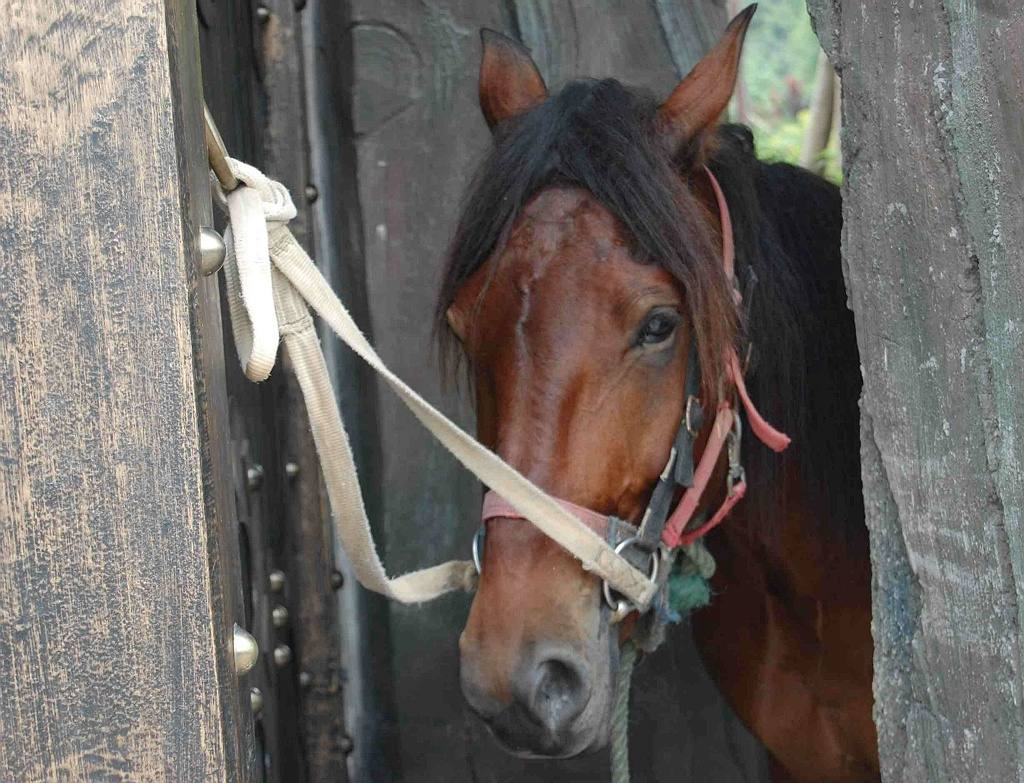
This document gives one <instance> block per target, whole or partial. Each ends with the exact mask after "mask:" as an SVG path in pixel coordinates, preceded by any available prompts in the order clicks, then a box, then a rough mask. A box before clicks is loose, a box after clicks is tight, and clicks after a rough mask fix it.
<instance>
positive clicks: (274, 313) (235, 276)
mask: <svg viewBox="0 0 1024 783" xmlns="http://www.w3.org/2000/svg"><path fill="white" fill-rule="evenodd" d="M211 157H212V155H211ZM224 160H225V161H226V165H227V166H228V167H229V168H230V171H231V173H232V175H233V176H234V177H235V178H236V179H237V180H238V181H239V182H240V183H241V184H239V185H238V186H237V187H236V188H235V189H234V190H232V191H230V192H229V193H226V194H224V193H220V196H221V198H220V202H221V205H222V206H225V207H226V209H227V211H228V214H229V218H230V231H229V232H225V240H226V241H225V245H226V249H227V253H226V256H225V260H224V273H225V279H226V281H227V293H228V305H229V309H230V312H231V325H232V330H233V331H234V334H235V344H236V347H237V348H238V352H239V359H240V361H241V364H242V367H243V369H244V370H245V373H246V376H247V377H249V378H250V379H251V380H255V381H260V380H263V379H265V378H266V377H267V376H268V375H269V373H270V371H271V369H272V368H273V365H274V360H275V357H276V353H277V348H278V335H280V336H281V337H283V338H284V340H285V344H286V345H287V347H288V349H289V353H290V355H291V357H292V360H293V365H294V367H295V372H296V375H297V377H298V379H299V383H300V386H301V388H302V393H303V397H304V400H305V403H306V408H307V412H308V414H309V419H310V427H311V429H312V431H313V438H314V441H315V443H316V447H317V453H318V455H319V457H320V465H321V468H322V470H323V475H324V481H325V484H326V485H327V494H328V497H329V499H330V502H331V510H332V512H333V514H332V518H333V521H334V523H335V533H336V535H337V537H338V539H339V540H340V542H341V544H342V546H343V548H344V549H345V552H346V554H347V555H348V557H349V560H350V561H351V563H352V567H353V570H354V572H355V575H356V577H357V579H358V580H359V582H360V583H361V584H362V585H363V586H364V587H366V588H368V589H370V590H373V591H375V592H378V593H381V594H383V595H386V596H388V597H389V598H393V599H395V600H398V601H401V602H403V603H419V602H422V601H429V600H431V599H433V598H436V597H437V596H439V595H443V594H444V593H446V592H449V591H451V590H456V589H460V588H461V589H466V590H471V589H473V587H474V586H475V583H476V569H475V567H474V565H473V563H472V562H470V561H452V562H449V563H443V564H441V565H437V566H434V567H432V568H425V569H422V570H420V571H415V572H413V573H409V574H405V575H403V576H400V577H398V578H395V579H392V578H390V577H389V576H388V575H387V572H386V571H385V569H384V566H383V564H382V562H381V560H380V557H379V555H378V554H377V550H376V546H375V544H374V540H373V534H372V532H371V528H370V523H369V520H368V519H367V516H366V509H365V506H364V503H363V498H362V493H361V491H360V487H359V481H358V478H357V475H356V466H355V462H354V461H353V459H352V451H351V448H350V446H349V443H348V438H347V436H346V433H345V428H344V424H343V422H342V418H341V412H340V410H339V409H338V404H337V400H336V399H335V394H334V390H333V388H332V386H331V381H330V375H329V373H328V370H327V367H326V364H325V362H324V359H323V352H322V350H321V347H320V341H319V339H318V338H317V334H316V329H315V326H314V324H313V321H312V318H311V317H310V313H309V310H310V308H312V310H314V311H315V312H316V313H317V314H318V315H319V316H320V317H321V318H322V319H323V322H324V323H325V324H326V325H327V326H329V327H330V328H331V330H332V331H334V332H335V334H337V335H338V337H340V338H341V339H342V341H343V342H345V343H346V344H347V345H348V346H349V347H350V348H351V349H352V350H353V351H355V353H356V354H358V355H359V356H360V357H361V358H362V359H363V360H364V361H365V362H366V363H367V364H369V365H370V367H371V368H373V370H374V371H376V373H377V374H378V375H379V376H380V378H381V379H382V380H384V381H385V382H386V383H387V384H388V385H389V386H390V387H391V388H392V389H393V390H394V392H395V393H396V394H397V395H398V397H399V399H401V400H402V402H403V403H405V405H406V406H407V407H408V408H409V410H410V411H411V412H412V414H413V415H414V416H415V417H416V418H417V419H419V421H420V423H422V424H423V426H424V427H426V428H427V430H429V431H430V433H431V434H432V435H433V436H434V437H435V438H437V440H438V441H440V443H441V444H442V445H444V447H445V448H447V449H448V450H449V451H450V452H451V453H452V455H453V456H454V457H455V458H456V459H458V460H459V461H460V462H461V463H462V464H463V465H464V466H465V467H466V468H468V469H469V470H470V472H472V473H473V474H475V475H476V476H477V478H479V479H480V480H481V481H482V482H483V483H484V484H486V485H487V486H488V487H491V488H492V489H494V490H495V491H497V492H500V493H501V494H502V495H503V496H504V497H505V498H506V499H507V500H508V501H509V502H510V503H511V504H512V505H513V506H514V507H515V508H516V509H517V510H518V511H519V512H520V513H522V514H523V515H524V516H525V517H526V518H527V519H529V520H530V522H531V523H532V524H533V525H535V526H536V527H537V528H538V529H539V530H541V531H542V532H543V533H544V534H545V535H547V536H548V537H549V538H551V539H553V540H554V541H556V542H557V543H558V544H560V545H561V546H562V547H563V548H564V549H566V550H567V551H569V552H570V553H572V554H573V555H574V556H575V557H576V558H577V559H579V561H580V562H581V563H582V565H583V568H584V569H586V570H588V571H591V572H593V573H594V574H595V575H597V576H598V577H600V578H602V579H604V580H605V581H607V582H608V583H609V584H611V585H612V586H613V587H614V588H615V589H616V590H618V591H619V592H620V593H622V594H623V595H625V596H626V597H628V598H629V600H630V601H632V602H633V604H634V606H636V607H637V608H638V609H640V610H641V611H643V610H646V609H647V607H648V606H649V605H650V603H651V600H652V599H653V598H654V596H655V594H656V593H657V591H658V587H659V586H658V585H657V584H655V583H654V582H652V581H651V580H649V579H648V578H647V576H646V575H645V574H644V573H642V572H641V571H639V570H638V569H637V568H635V567H634V566H633V565H632V564H631V563H629V562H628V561H627V560H626V559H625V558H624V557H622V556H621V555H620V554H618V553H617V552H615V551H614V550H613V549H612V547H611V546H610V545H609V544H608V542H607V541H605V540H604V538H602V537H601V536H599V535H598V534H597V533H595V532H594V531H593V530H591V529H590V528H589V527H587V526H586V525H585V524H584V523H583V522H582V521H580V520H579V519H578V518H576V517H575V516H573V515H572V514H571V513H569V512H568V511H566V510H565V509H564V508H562V507H561V506H560V505H559V504H558V503H557V502H556V501H555V499H553V498H552V497H551V496H550V495H548V494H547V493H546V492H544V491H543V490H541V489H540V488H539V487H537V486H536V485H535V484H533V483H532V482H531V481H529V480H528V479H527V478H526V477H524V476H523V475H522V474H521V473H519V472H518V471H516V470H515V469H514V468H512V467H511V466H510V465H508V464H507V463H505V462H504V461H503V460H502V459H501V458H500V457H498V455H496V454H495V453H494V452H492V451H490V450H489V449H487V448H485V447H484V446H482V445H481V444H480V443H479V442H477V440H476V439H475V438H473V437H472V436H471V435H469V434H467V433H466V432H464V431H463V430H462V429H460V428H459V427H458V426H457V425H456V424H454V423H453V422H452V421H451V420H450V419H448V418H447V417H446V416H444V414H442V413H441V412H440V411H438V410H437V409H436V408H435V407H434V406H433V405H431V404H430V403H429V402H427V401H426V400H425V399H423V397H421V396H420V395H419V394H418V393H417V392H416V391H414V390H413V389H412V388H411V387H410V386H408V385H407V384H406V383H405V382H404V381H402V380H401V379H400V378H399V377H398V376H396V375H395V374H394V373H393V372H392V371H391V370H390V369H389V368H388V367H387V365H386V364H385V363H384V362H383V360H382V359H381V358H380V356H378V355H377V352H376V351H375V350H374V349H373V346H372V345H371V344H370V342H369V341H368V340H367V339H366V337H365V336H364V335H363V333H362V332H361V331H360V330H359V327H358V326H357V325H356V323H355V321H353V320H352V317H351V316H350V315H349V313H348V311H347V310H346V309H345V307H344V305H343V304H342V303H341V300H340V299H338V297H337V295H336V294H335V293H334V291H333V290H331V287H330V285H329V284H328V283H327V281H326V280H325V279H324V277H323V275H321V274H320V271H319V270H318V269H317V268H316V265H315V264H314V263H313V261H312V259H310V257H309V256H308V255H307V254H306V252H305V250H303V249H302V247H301V246H300V245H299V243H298V242H297V241H296V240H295V237H294V236H292V233H291V232H290V231H289V230H288V227H287V222H288V220H290V219H291V218H292V217H294V215H295V207H294V206H293V204H292V201H291V197H290V195H289V194H288V190H287V189H286V188H285V187H284V186H283V185H281V183H279V182H275V181H274V180H271V179H269V178H268V177H267V176H265V175H264V174H263V173H262V172H260V171H259V170H258V169H256V168H254V167H253V166H249V165H247V164H244V163H242V162H240V161H236V160H234V159H232V158H228V157H226V156H225V158H224Z"/></svg>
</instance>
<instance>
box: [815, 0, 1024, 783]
mask: <svg viewBox="0 0 1024 783" xmlns="http://www.w3.org/2000/svg"><path fill="white" fill-rule="evenodd" d="M810 7H811V11H812V14H813V16H814V18H815V23H816V29H817V32H818V36H819V38H820V39H821V41H822V44H823V45H824V46H825V47H826V49H827V50H828V51H829V54H830V56H831V59H832V62H833V63H834V64H836V66H837V68H838V70H839V71H840V73H841V75H842V83H843V151H844V161H845V177H844V186H843V198H844V234H843V254H844V257H845V262H846V268H847V285H848V289H849V294H850V303H851V305H852V307H853V310H854V313H855V315H856V319H857V332H858V342H859V345H860V352H861V362H862V366H863V371H864V393H863V399H862V459H863V477H864V495H865V500H866V501H867V502H866V506H867V515H868V526H869V529H870V531H871V549H872V561H873V566H874V580H873V582H874V586H873V598H874V633H875V694H876V705H875V719H876V722H877V724H878V729H879V744H880V751H881V760H882V769H883V773H884V777H885V779H886V780H890V781H925V780H927V781H938V782H941V781H959V780H972V781H1007V780H1020V779H1021V777H1022V775H1024V729H1022V726H1024V686H1022V675H1024V662H1022V637H1021V629H1022V627H1024V622H1022V621H1024V617H1022V614H1021V607H1022V606H1024V529H1022V517H1021V513H1022V503H1024V472H1022V470H1021V460H1022V457H1024V407H1022V405H1021V400H1022V398H1024V258H1022V251H1021V248H1022V247H1024V132H1022V125H1021V120H1020V107H1021V94H1022V85H1024V55H1022V52H1024V15H1022V14H1021V10H1020V4H1019V3H1018V2H1010V1H1009V0H996V2H985V3H981V2H977V0H964V2H950V0H944V2H934V3H921V2H914V1H913V0H898V2H893V3H869V4H868V5H867V6H866V7H865V6H863V5H861V4H857V3H837V2H834V1H832V2H829V1H828V0H811V2H810ZM864 8H867V10H866V11H864Z"/></svg>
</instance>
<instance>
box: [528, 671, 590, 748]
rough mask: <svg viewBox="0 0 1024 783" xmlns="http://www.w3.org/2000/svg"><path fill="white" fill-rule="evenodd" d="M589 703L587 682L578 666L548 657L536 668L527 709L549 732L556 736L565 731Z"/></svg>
mask: <svg viewBox="0 0 1024 783" xmlns="http://www.w3.org/2000/svg"><path fill="white" fill-rule="evenodd" d="M589 699H590V682H589V678H588V677H587V675H586V672H585V671H584V670H583V669H582V668H581V667H580V666H579V665H578V664H577V663H575V662H574V661H572V660H570V659H567V658H564V657H550V658H545V659H542V660H541V661H540V662H539V663H538V664H537V666H536V668H535V669H534V671H533V691H532V693H531V695H530V700H529V706H530V711H531V712H532V713H533V715H534V717H535V718H536V719H537V721H538V722H539V723H540V724H541V725H543V726H544V727H545V728H546V729H548V731H551V732H552V733H557V732H559V731H561V730H563V729H565V728H566V727H567V726H568V725H569V724H570V723H571V722H572V721H573V719H574V718H575V717H576V716H577V715H579V714H580V713H581V712H582V711H583V708H584V707H585V706H586V705H587V702H588V701H589Z"/></svg>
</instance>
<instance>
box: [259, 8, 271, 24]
mask: <svg viewBox="0 0 1024 783" xmlns="http://www.w3.org/2000/svg"><path fill="white" fill-rule="evenodd" d="M256 18H257V19H259V20H260V22H261V23H265V22H266V21H267V20H268V19H270V9H269V8H267V7H266V6H265V5H258V6H256Z"/></svg>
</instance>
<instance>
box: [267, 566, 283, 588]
mask: <svg viewBox="0 0 1024 783" xmlns="http://www.w3.org/2000/svg"><path fill="white" fill-rule="evenodd" d="M284 581H285V580H284V571H282V570H280V569H278V568H275V569H274V570H273V571H271V572H270V574H268V575H267V584H268V585H269V586H270V592H272V593H280V592H281V591H282V590H284Z"/></svg>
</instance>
